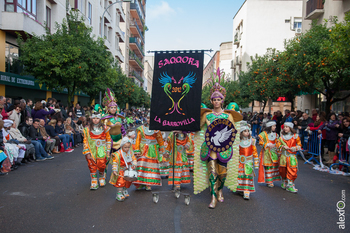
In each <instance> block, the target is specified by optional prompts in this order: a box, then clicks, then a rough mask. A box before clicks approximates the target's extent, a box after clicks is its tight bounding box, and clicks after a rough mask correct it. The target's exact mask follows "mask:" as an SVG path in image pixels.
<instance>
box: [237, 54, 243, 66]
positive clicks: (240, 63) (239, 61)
mask: <svg viewBox="0 0 350 233" xmlns="http://www.w3.org/2000/svg"><path fill="white" fill-rule="evenodd" d="M236 65H242V56H236Z"/></svg>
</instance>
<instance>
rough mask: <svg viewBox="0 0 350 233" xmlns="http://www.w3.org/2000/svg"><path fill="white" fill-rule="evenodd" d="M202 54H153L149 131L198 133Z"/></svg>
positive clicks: (186, 52) (185, 52)
mask: <svg viewBox="0 0 350 233" xmlns="http://www.w3.org/2000/svg"><path fill="white" fill-rule="evenodd" d="M203 58H204V51H193V52H192V51H184V52H156V53H155V59H154V72H153V84H152V99H151V114H150V117H151V119H150V129H151V130H162V131H172V130H184V131H198V130H199V129H200V111H201V109H200V108H201V96H202V76H203Z"/></svg>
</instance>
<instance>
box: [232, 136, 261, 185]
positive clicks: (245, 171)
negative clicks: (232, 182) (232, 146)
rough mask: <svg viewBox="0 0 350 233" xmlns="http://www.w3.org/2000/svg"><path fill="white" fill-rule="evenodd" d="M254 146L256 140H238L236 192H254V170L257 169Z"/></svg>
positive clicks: (256, 155)
mask: <svg viewBox="0 0 350 233" xmlns="http://www.w3.org/2000/svg"><path fill="white" fill-rule="evenodd" d="M255 144H256V140H255V139H254V138H241V140H240V144H239V155H240V157H239V166H238V187H237V191H241V192H255V187H254V176H255V173H254V168H255V169H257V168H258V152H257V150H256V146H255ZM253 158H254V167H253Z"/></svg>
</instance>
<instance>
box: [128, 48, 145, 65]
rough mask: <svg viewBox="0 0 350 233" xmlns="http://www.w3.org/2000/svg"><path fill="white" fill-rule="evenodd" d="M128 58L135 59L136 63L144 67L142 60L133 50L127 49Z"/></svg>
mask: <svg viewBox="0 0 350 233" xmlns="http://www.w3.org/2000/svg"><path fill="white" fill-rule="evenodd" d="M129 60H135V61H136V62H137V64H138V65H139V66H140V67H141V68H142V69H144V66H143V64H142V61H141V59H140V58H139V57H138V56H136V54H135V53H134V52H133V51H129Z"/></svg>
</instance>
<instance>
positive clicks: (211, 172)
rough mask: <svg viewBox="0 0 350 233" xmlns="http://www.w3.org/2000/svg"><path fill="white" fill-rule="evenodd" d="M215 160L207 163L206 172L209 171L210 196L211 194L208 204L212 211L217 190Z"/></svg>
mask: <svg viewBox="0 0 350 233" xmlns="http://www.w3.org/2000/svg"><path fill="white" fill-rule="evenodd" d="M216 163H217V162H216V160H211V161H209V162H208V170H209V184H210V194H211V202H210V204H209V208H211V209H214V208H215V206H216V202H217V199H216V198H217V196H216V191H217V189H218V182H217V179H218V177H217V172H216Z"/></svg>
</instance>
